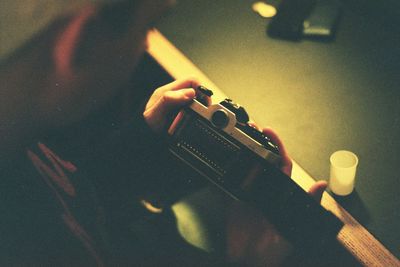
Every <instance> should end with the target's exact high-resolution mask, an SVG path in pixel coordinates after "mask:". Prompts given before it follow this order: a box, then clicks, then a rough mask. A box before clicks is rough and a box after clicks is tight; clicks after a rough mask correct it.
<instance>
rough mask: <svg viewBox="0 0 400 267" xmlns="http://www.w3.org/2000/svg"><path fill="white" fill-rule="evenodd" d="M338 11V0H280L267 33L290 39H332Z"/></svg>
mask: <svg viewBox="0 0 400 267" xmlns="http://www.w3.org/2000/svg"><path fill="white" fill-rule="evenodd" d="M340 11H341V3H340V2H339V0H282V2H281V3H280V5H279V6H278V13H277V14H276V16H275V17H274V18H273V19H272V20H271V22H270V24H269V25H268V28H267V33H268V35H270V36H271V37H275V38H281V39H286V40H292V41H296V40H300V39H301V38H305V37H312V38H321V39H333V37H334V35H335V30H336V25H337V21H338V18H339V15H340Z"/></svg>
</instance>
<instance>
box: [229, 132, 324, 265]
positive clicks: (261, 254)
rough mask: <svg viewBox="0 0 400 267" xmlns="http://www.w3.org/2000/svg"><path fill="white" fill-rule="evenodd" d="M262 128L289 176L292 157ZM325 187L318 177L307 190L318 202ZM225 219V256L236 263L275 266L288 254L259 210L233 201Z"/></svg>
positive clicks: (280, 142) (278, 236)
mask: <svg viewBox="0 0 400 267" xmlns="http://www.w3.org/2000/svg"><path fill="white" fill-rule="evenodd" d="M253 126H255V125H254V124H253ZM255 127H256V126H255ZM262 132H263V133H264V134H265V135H266V136H268V137H269V138H270V139H271V141H272V142H274V143H275V144H276V145H278V147H279V149H280V155H281V157H282V161H281V165H280V169H281V171H282V172H284V173H285V174H286V175H288V176H290V175H291V171H292V161H291V159H290V157H289V155H288V153H287V151H286V148H285V146H284V145H283V143H282V141H281V139H280V138H279V137H278V135H277V134H276V133H275V132H274V131H273V130H272V129H270V128H265V129H263V131H262ZM325 189H326V182H324V181H320V182H317V183H315V184H314V185H313V186H312V187H311V188H310V190H309V192H308V193H309V194H310V195H311V196H312V197H314V198H315V199H316V201H318V202H319V201H320V199H321V197H322V193H323V192H324V190H325ZM227 219H228V221H227V258H228V260H229V261H230V262H232V263H236V264H238V265H240V266H279V265H280V264H281V263H282V262H283V260H284V259H285V257H287V256H288V255H289V253H290V251H291V249H292V247H291V244H290V243H289V242H288V241H287V240H285V239H284V238H283V237H282V236H281V235H280V234H279V233H278V231H277V230H276V228H275V227H274V225H272V224H271V223H270V222H269V221H268V219H267V218H265V216H264V215H263V214H262V213H261V212H260V211H258V210H256V209H254V208H252V207H250V206H248V205H246V204H244V203H242V202H239V201H234V202H232V205H231V206H230V209H229V212H228V218H227Z"/></svg>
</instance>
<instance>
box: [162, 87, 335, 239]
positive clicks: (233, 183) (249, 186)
mask: <svg viewBox="0 0 400 267" xmlns="http://www.w3.org/2000/svg"><path fill="white" fill-rule="evenodd" d="M199 90H200V91H204V92H206V93H207V94H212V93H210V91H209V90H208V89H205V88H200V89H199ZM248 121H249V116H248V115H247V113H246V111H245V109H244V108H243V107H241V106H239V105H237V104H235V103H234V102H232V101H231V100H229V99H226V100H224V101H222V102H220V103H219V104H214V105H210V106H206V105H205V104H203V103H201V101H199V100H196V99H194V100H193V102H192V103H191V105H190V106H188V107H186V108H184V109H183V110H182V111H181V112H180V113H179V114H178V116H177V118H176V119H175V120H174V122H173V123H172V125H171V127H170V129H169V134H170V137H171V138H170V140H171V142H170V151H171V152H172V154H173V155H174V156H175V157H176V158H178V159H179V160H180V161H182V162H183V163H185V164H187V165H188V166H190V167H191V168H192V169H193V170H195V171H197V172H198V173H199V174H201V175H202V176H204V177H205V178H207V179H208V180H209V181H211V182H212V183H213V184H215V185H216V186H218V187H219V188H220V189H222V190H223V191H224V192H226V193H227V194H229V195H230V196H232V197H233V198H234V199H236V200H240V201H244V202H246V203H248V204H250V205H252V206H254V207H255V208H257V209H259V210H260V211H262V212H263V213H264V214H265V215H266V216H267V218H268V219H269V220H270V221H271V222H272V223H273V224H274V225H275V227H276V228H277V229H278V231H280V233H281V234H282V235H283V236H284V237H286V238H287V239H288V240H289V241H291V242H292V243H294V244H296V243H297V244H301V245H302V246H304V245H305V244H306V243H307V244H308V246H312V247H317V246H318V247H320V246H321V244H323V243H325V242H327V241H328V240H330V239H333V238H335V237H336V235H337V233H338V232H339V231H340V229H341V228H342V226H343V223H342V222H341V221H340V220H339V219H338V218H337V217H336V216H334V215H333V214H332V213H331V212H329V211H327V210H326V209H324V208H323V207H322V206H321V205H320V204H319V203H317V202H316V201H315V200H314V199H312V198H311V197H310V196H309V195H308V194H307V193H306V192H305V191H304V190H303V189H302V188H301V187H299V186H298V185H297V184H296V183H295V182H294V181H293V180H292V179H291V178H290V177H288V176H287V175H285V174H284V173H282V172H281V171H280V170H279V165H280V159H281V158H280V155H279V148H278V147H277V146H276V145H275V144H274V143H273V142H272V141H271V140H270V139H269V138H268V137H266V136H264V135H263V134H262V133H261V132H260V131H258V130H257V129H255V128H253V127H252V126H250V124H249V122H248Z"/></svg>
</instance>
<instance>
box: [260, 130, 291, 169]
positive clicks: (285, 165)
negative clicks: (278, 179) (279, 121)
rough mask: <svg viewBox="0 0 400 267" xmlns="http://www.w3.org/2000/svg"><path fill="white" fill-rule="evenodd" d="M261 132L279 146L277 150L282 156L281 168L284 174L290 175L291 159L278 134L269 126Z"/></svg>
mask: <svg viewBox="0 0 400 267" xmlns="http://www.w3.org/2000/svg"><path fill="white" fill-rule="evenodd" d="M262 132H263V134H264V135H266V136H268V137H269V138H271V141H272V142H273V143H274V144H276V145H277V146H278V147H279V152H280V155H281V157H282V162H281V170H282V172H284V173H285V174H286V175H288V176H290V175H291V174H292V160H291V159H290V157H289V154H288V152H287V151H286V148H285V146H284V145H283V142H282V140H281V139H280V137H279V136H278V134H277V133H276V132H275V131H274V130H272V129H271V128H264V129H263V130H262Z"/></svg>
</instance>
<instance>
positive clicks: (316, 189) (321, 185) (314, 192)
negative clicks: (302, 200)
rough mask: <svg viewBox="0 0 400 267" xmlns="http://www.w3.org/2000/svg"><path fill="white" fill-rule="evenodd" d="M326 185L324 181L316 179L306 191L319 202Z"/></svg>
mask: <svg viewBox="0 0 400 267" xmlns="http://www.w3.org/2000/svg"><path fill="white" fill-rule="evenodd" d="M326 187H327V183H326V181H318V182H316V183H315V184H313V185H312V186H311V188H310V189H309V190H308V193H309V194H310V195H311V196H312V197H313V198H314V199H315V200H316V201H317V202H320V201H321V198H322V194H323V193H324V191H325V189H326Z"/></svg>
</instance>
